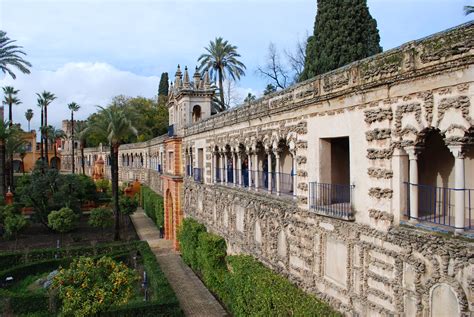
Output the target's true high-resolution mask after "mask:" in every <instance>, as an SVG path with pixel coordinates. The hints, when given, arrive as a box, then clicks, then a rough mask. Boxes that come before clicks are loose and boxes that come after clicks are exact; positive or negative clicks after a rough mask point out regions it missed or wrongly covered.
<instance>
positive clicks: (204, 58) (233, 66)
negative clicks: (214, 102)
mask: <svg viewBox="0 0 474 317" xmlns="http://www.w3.org/2000/svg"><path fill="white" fill-rule="evenodd" d="M205 50H206V53H204V54H202V55H201V56H199V58H198V63H200V66H199V70H200V71H201V72H205V71H209V75H210V77H211V78H212V79H213V80H214V81H216V79H217V80H218V82H219V94H220V100H219V102H218V107H217V108H218V109H217V110H218V111H223V110H225V109H226V105H225V101H224V100H225V99H224V86H223V82H224V79H225V78H227V77H229V79H230V78H232V80H238V79H240V77H241V76H245V69H246V67H245V65H244V63H242V62H241V61H240V60H239V57H240V54H239V53H237V46H235V45H232V44H231V43H229V42H228V41H226V40H224V39H223V38H222V37H217V38H216V39H215V40H214V41H210V42H209V46H208V47H206V48H205Z"/></svg>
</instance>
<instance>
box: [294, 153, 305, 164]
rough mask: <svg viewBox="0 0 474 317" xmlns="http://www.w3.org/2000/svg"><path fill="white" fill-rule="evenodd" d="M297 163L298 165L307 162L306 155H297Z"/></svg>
mask: <svg viewBox="0 0 474 317" xmlns="http://www.w3.org/2000/svg"><path fill="white" fill-rule="evenodd" d="M296 163H297V164H298V165H302V164H306V156H301V155H298V156H297V157H296Z"/></svg>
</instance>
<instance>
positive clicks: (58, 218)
mask: <svg viewBox="0 0 474 317" xmlns="http://www.w3.org/2000/svg"><path fill="white" fill-rule="evenodd" d="M77 218H78V217H77V215H76V214H75V213H74V211H72V209H70V208H67V207H64V208H61V209H59V210H53V211H51V213H50V214H49V215H48V225H49V227H50V228H51V229H53V230H55V231H58V232H61V233H64V232H69V231H71V230H73V229H74V228H75V227H76V225H77V220H78V219H77Z"/></svg>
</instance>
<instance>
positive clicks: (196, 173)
mask: <svg viewBox="0 0 474 317" xmlns="http://www.w3.org/2000/svg"><path fill="white" fill-rule="evenodd" d="M193 174H194V181H195V182H197V183H202V181H203V177H202V168H195V169H193Z"/></svg>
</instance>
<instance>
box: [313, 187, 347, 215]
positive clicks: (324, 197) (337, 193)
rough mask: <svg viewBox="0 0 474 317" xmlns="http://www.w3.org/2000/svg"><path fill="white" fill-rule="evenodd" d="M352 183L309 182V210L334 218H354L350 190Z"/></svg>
mask: <svg viewBox="0 0 474 317" xmlns="http://www.w3.org/2000/svg"><path fill="white" fill-rule="evenodd" d="M353 190H354V185H345V184H344V185H341V184H327V183H319V182H311V183H309V208H310V211H313V212H316V213H318V214H322V215H326V216H329V217H334V218H341V219H346V220H353V219H354V211H353V208H352V192H353Z"/></svg>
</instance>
